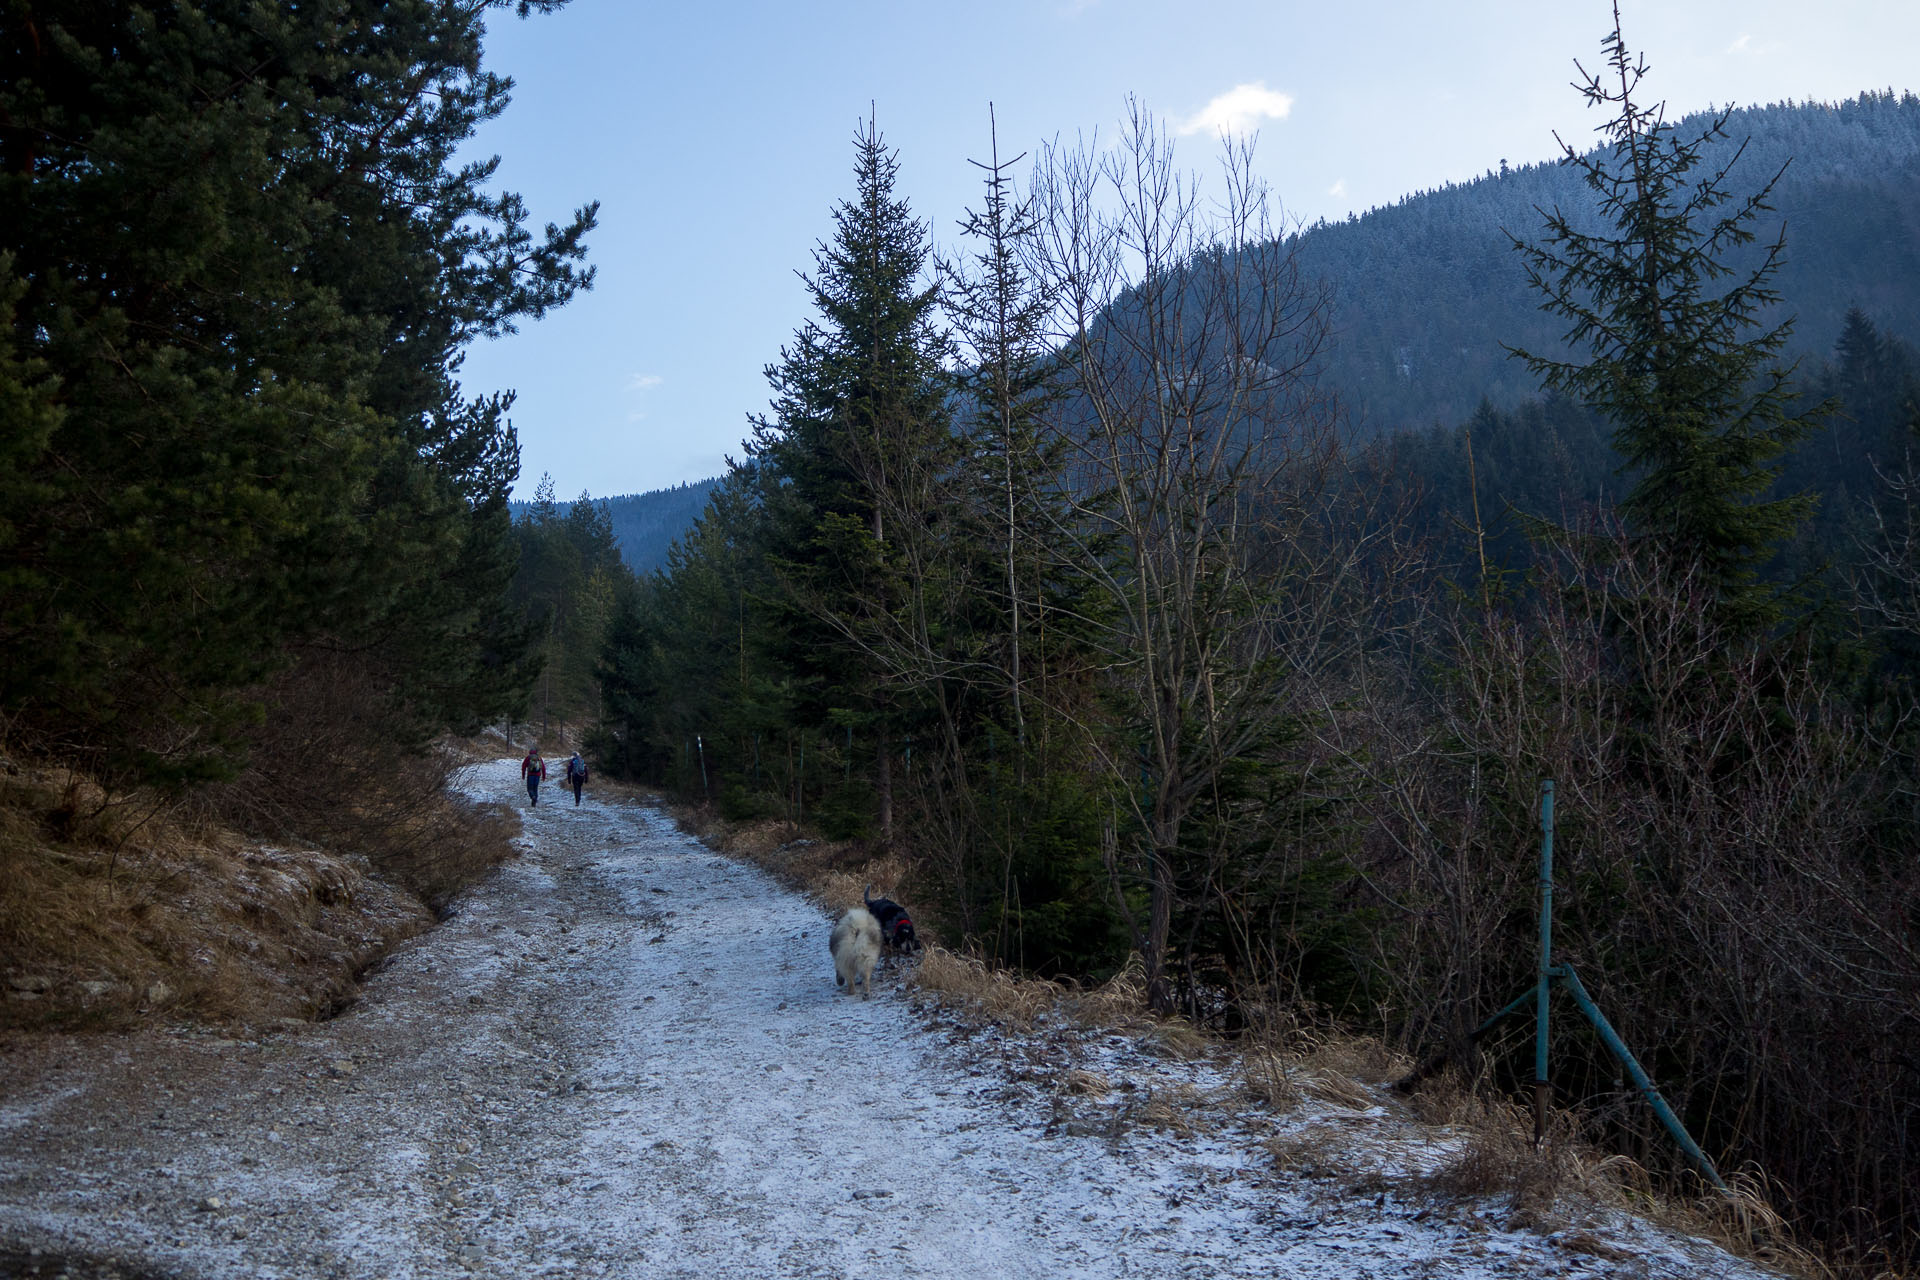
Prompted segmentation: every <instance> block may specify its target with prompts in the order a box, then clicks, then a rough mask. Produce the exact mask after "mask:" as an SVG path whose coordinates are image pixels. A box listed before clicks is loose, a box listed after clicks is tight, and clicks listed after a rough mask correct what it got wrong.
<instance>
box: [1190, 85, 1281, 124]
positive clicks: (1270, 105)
mask: <svg viewBox="0 0 1920 1280" xmlns="http://www.w3.org/2000/svg"><path fill="white" fill-rule="evenodd" d="M1292 111H1293V95H1292V94H1290V93H1280V92H1278V91H1277V90H1273V89H1269V88H1267V86H1266V85H1265V84H1264V83H1262V82H1261V81H1258V80H1256V81H1254V82H1253V83H1252V84H1240V85H1235V86H1234V87H1233V88H1231V89H1229V90H1227V91H1226V92H1225V93H1223V94H1221V95H1219V96H1218V97H1216V98H1215V99H1214V100H1213V101H1212V102H1209V103H1208V104H1207V105H1206V106H1204V107H1202V108H1200V110H1199V111H1197V112H1195V113H1194V114H1193V115H1190V116H1188V117H1187V118H1186V119H1185V120H1184V121H1182V122H1181V124H1180V130H1179V131H1180V133H1182V134H1183V135H1184V134H1192V133H1201V132H1206V133H1231V134H1245V133H1251V132H1252V131H1253V130H1254V129H1257V128H1259V127H1260V122H1261V121H1262V120H1285V119H1286V118H1287V116H1288V114H1289V113H1291V112H1292Z"/></svg>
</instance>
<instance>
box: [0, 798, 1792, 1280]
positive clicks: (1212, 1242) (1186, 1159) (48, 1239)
mask: <svg viewBox="0 0 1920 1280" xmlns="http://www.w3.org/2000/svg"><path fill="white" fill-rule="evenodd" d="M470 786H471V789H472V790H474V791H476V792H480V793H485V794H488V795H491V796H494V797H497V798H502V799H505V798H508V797H512V796H517V797H518V798H519V801H520V803H521V804H522V805H523V806H524V801H525V793H524V791H523V790H521V789H520V787H519V783H518V778H517V773H516V762H514V761H510V760H509V761H500V762H497V763H495V764H491V765H487V766H482V767H481V768H479V769H478V770H476V771H475V774H474V777H473V780H472V782H471V784H470ZM545 791H546V794H545V795H544V796H543V802H542V803H541V804H540V805H539V806H538V808H535V809H531V810H524V809H523V813H524V816H525V818H526V820H527V821H526V837H525V840H524V842H523V843H524V848H525V854H524V856H523V857H522V858H521V859H519V860H517V861H516V862H515V863H513V864H510V865H509V866H507V867H505V868H503V869H502V870H501V872H500V873H499V874H498V875H497V876H495V877H494V878H493V879H491V880H490V881H489V882H488V883H487V884H486V885H484V886H482V887H481V888H480V889H478V890H477V891H475V892H474V893H473V894H472V895H470V896H469V897H468V898H467V899H465V900H464V901H463V903H462V905H461V909H460V910H459V912H458V914H457V915H456V916H455V917H454V918H452V919H451V920H449V921H448V922H447V923H445V924H444V925H442V926H441V927H440V928H439V929H437V930H435V931H434V932H432V933H431V934H429V935H427V936H425V937H423V938H421V939H418V940H416V941H415V942H414V943H412V944H410V945H409V946H407V947H405V948H403V949H401V950H400V951H399V952H397V953H396V954H395V955H394V957H393V958H392V959H391V960H390V961H389V962H388V964H387V965H386V966H385V967H384V969H383V971H382V972H380V973H379V974H377V975H375V976H374V977H373V978H372V979H371V980H370V981H369V983H368V985H367V989H366V994H365V998H364V999H363V1000H362V1001H361V1002H360V1004H359V1005H357V1006H356V1007H355V1008H354V1009H352V1010H351V1011H349V1012H348V1013H347V1014H345V1015H343V1016H342V1017H340V1018H337V1019H335V1020H333V1021H332V1022H329V1023H326V1024H320V1025H313V1026H301V1027H298V1028H295V1029H292V1030H289V1031H288V1032H286V1033H284V1034H277V1035H273V1036H270V1037H266V1038H264V1039H260V1040H228V1039H222V1038H218V1037H213V1036H207V1035H197V1034H191V1033H186V1032H176V1033H172V1034H167V1033H155V1034H151V1035H146V1036H138V1037H117V1038H115V1037H91V1038H82V1037H71V1038H64V1039H56V1040H52V1041H47V1042H45V1043H44V1044H43V1045H42V1046H41V1047H40V1048H39V1049H38V1050H30V1049H24V1048H20V1047H18V1046H16V1047H15V1049H14V1050H13V1052H11V1053H10V1054H9V1055H8V1057H7V1059H6V1060H5V1062H4V1066H5V1068H6V1071H7V1076H6V1080H7V1082H6V1084H5V1085H4V1086H0V1276H6V1275H11V1274H27V1272H26V1270H25V1267H26V1265H29V1264H28V1263H23V1262H22V1261H21V1259H23V1258H24V1257H25V1256H26V1254H27V1250H28V1249H29V1248H38V1249H40V1250H42V1253H41V1255H40V1259H44V1260H46V1261H47V1262H49V1263H51V1262H52V1260H54V1259H56V1258H58V1259H61V1260H63V1261H65V1262H66V1263H67V1265H69V1266H70V1268H71V1273H72V1274H73V1275H74V1276H76V1277H80V1276H104V1275H108V1274H120V1275H126V1276H142V1277H178V1278H180V1280H202V1278H206V1280H211V1278H214V1277H222V1278H224V1277H256V1276H258V1277H268V1276H284V1277H308V1276H316V1277H353V1278H356V1280H357V1278H359V1277H367V1278H369V1280H372V1278H375V1277H378V1278H382V1280H385V1278H389V1277H391V1278H395V1280H398V1278H402V1277H438V1276H463V1275H481V1276H490V1277H503V1278H505V1277H516V1278H517V1277H526V1276H542V1275H554V1276H581V1277H588V1276H594V1277H633V1278H641V1277H648V1278H651V1277H704V1276H716V1275H722V1274H726V1275H732V1276H751V1277H758V1276H781V1277H868V1276H881V1275H885V1276H889V1277H963V1276H964V1277H970V1278H979V1277H1000V1276H1007V1277H1088V1278H1101V1280H1104V1278H1105V1277H1122V1276H1138V1277H1174V1276H1194V1277H1216V1276H1218V1277H1229V1276H1231V1277H1241V1276H1245V1277H1254V1276H1264V1277H1276V1276H1284V1277H1298V1278H1301V1280H1320V1278H1325V1280H1335V1278H1336V1277H1337V1278H1339V1280H1352V1278H1355V1277H1366V1276H1381V1277H1386V1276H1394V1277H1399V1276H1432V1277H1461V1278H1464V1280H1478V1278H1481V1277H1494V1276H1512V1275H1527V1276H1535V1275H1565V1276H1594V1277H1599V1276H1646V1277H1664V1276H1673V1277H1693V1276H1702V1277H1704V1276H1710V1275H1711V1276H1748V1275H1758V1274H1759V1273H1758V1272H1756V1271H1754V1270H1753V1269H1752V1268H1750V1267H1747V1266H1745V1265H1743V1264H1738V1263H1735V1262H1733V1261H1732V1260H1730V1259H1728V1258H1727V1257H1726V1256H1725V1255H1724V1254H1721V1253H1719V1252H1718V1251H1717V1250H1713V1249H1711V1248H1709V1247H1707V1246H1705V1245H1702V1244H1699V1243H1698V1242H1691V1241H1684V1240H1673V1239H1670V1238H1667V1237H1664V1236H1660V1235H1658V1234H1656V1233H1653V1232H1651V1231H1649V1230H1647V1229H1646V1228H1644V1227H1639V1226H1636V1225H1633V1224H1625V1223H1615V1224H1613V1230H1612V1233H1611V1234H1610V1235H1609V1236H1608V1240H1609V1241H1610V1243H1608V1244H1606V1245H1603V1246H1600V1247H1599V1248H1598V1249H1597V1250H1596V1249H1595V1248H1594V1247H1591V1246H1589V1245H1588V1244H1584V1243H1578V1242H1576V1240H1575V1236H1576V1233H1570V1232H1562V1233H1560V1234H1559V1236H1557V1237H1556V1236H1543V1235H1539V1234H1535V1233H1533V1232H1530V1231H1506V1230H1501V1229H1499V1227H1498V1226H1497V1225H1495V1222H1496V1217H1495V1215H1493V1214H1490V1213H1489V1214H1479V1213H1474V1212H1472V1211H1469V1210H1457V1211H1435V1210H1434V1209H1433V1208H1432V1207H1431V1206H1424V1205H1421V1204H1419V1203H1417V1202H1412V1201H1404V1200H1401V1199H1399V1198H1397V1197H1395V1196H1394V1195H1392V1194H1391V1193H1390V1192H1389V1191H1388V1190H1387V1189H1386V1185H1387V1184H1384V1183H1383V1184H1382V1185H1381V1188H1380V1189H1378V1190H1377V1191H1375V1189H1373V1188H1369V1193H1368V1194H1365V1195H1360V1194H1356V1193H1355V1192H1354V1191H1353V1189H1352V1188H1351V1187H1350V1186H1341V1185H1339V1184H1338V1183H1337V1182H1329V1181H1326V1180H1319V1181H1316V1180H1314V1179H1312V1178H1309V1177H1306V1176H1303V1175H1301V1176H1291V1175H1288V1174H1285V1173H1283V1172H1280V1171H1279V1170H1277V1169H1276V1168H1275V1166H1274V1162H1273V1160H1272V1159H1271V1157H1270V1156H1269V1155H1268V1154H1267V1152H1266V1151H1265V1150H1264V1148H1263V1147H1262V1145H1261V1139H1262V1138H1263V1137H1264V1136H1271V1132H1272V1126H1273V1124H1274V1123H1275V1122H1274V1121H1273V1120H1272V1119H1271V1118H1270V1117H1260V1116H1249V1117H1246V1118H1245V1121H1246V1122H1245V1124H1236V1123H1227V1124H1223V1125H1221V1126H1220V1127H1219V1128H1217V1129H1215V1130H1214V1131H1213V1132H1212V1133H1210V1134H1205V1135H1200V1136H1185V1137H1180V1136H1175V1135H1173V1134H1162V1133H1156V1132H1154V1131H1153V1130H1151V1129H1146V1128H1138V1129H1131V1130H1129V1131H1128V1132H1127V1133H1126V1134H1125V1136H1124V1137H1110V1136H1107V1135H1103V1134H1097V1133H1091V1132H1087V1131H1085V1127H1084V1126H1082V1127H1081V1128H1080V1131H1079V1132H1078V1134H1077V1136H1076V1134H1075V1126H1072V1125H1060V1124H1057V1123H1054V1122H1056V1121H1058V1120H1059V1118H1060V1115H1061V1112H1060V1110H1059V1109H1058V1108H1059V1106H1060V1104H1059V1103H1058V1102H1057V1101H1056V1096H1057V1095H1055V1094H1053V1093H1050V1092H1049V1090H1048V1089H1047V1088H1045V1087H1035V1085H1034V1083H1033V1081H1034V1080H1035V1079H1038V1078H1041V1077H1039V1076H1036V1075H1035V1074H1034V1073H1031V1072H1023V1071H1021V1070H1018V1069H1016V1067H1015V1066H1014V1065H1013V1062H1014V1060H1015V1059H1018V1058H1019V1057H1020V1056H1021V1055H1022V1054H1024V1055H1025V1060H1027V1061H1031V1062H1039V1063H1046V1062H1051V1063H1053V1064H1054V1065H1055V1066H1058V1065H1059V1063H1060V1061H1061V1059H1062V1056H1063V1055H1067V1056H1071V1054H1070V1053H1069V1051H1067V1050H1063V1049H1061V1048H1060V1047H1059V1046H1056V1045H1050V1044H1049V1043H1048V1042H1047V1040H1046V1038H1045V1037H1032V1038H1029V1041H1030V1042H1026V1043H1023V1042H1020V1041H1018V1040H1013V1041H1002V1042H1000V1044H999V1048H1000V1049H1001V1050H1006V1051H1004V1052H1003V1051H995V1052H982V1051H981V1049H982V1045H981V1043H980V1042H979V1041H973V1040H968V1039H967V1038H966V1037H964V1036H962V1035H961V1034H959V1033H958V1032H952V1031H950V1030H949V1028H948V1027H947V1026H946V1025H945V1024H943V1022H942V1021H941V1020H940V1019H938V1018H931V1017H924V1016H922V1015H920V1014H918V1013H916V1012H914V1011H913V1010H912V1009H910V1008H909V1006H908V1003H907V1001H906V999H905V998H904V996H903V993H902V990H901V988H900V984H899V981H898V978H897V977H893V976H888V975H885V974H883V975H881V976H880V978H879V980H878V981H877V982H876V989H877V991H876V995H875V997H874V998H873V999H872V1000H869V1001H859V1000H852V999H848V998H847V997H845V996H843V995H841V994H840V993H839V992H838V991H837V990H836V988H835V987H834V985H833V978H832V969H831V965H830V963H829V961H828V957H827V949H826V939H827V934H828V930H829V923H830V922H829V921H828V920H827V919H826V918H825V917H824V916H823V915H822V914H821V913H820V911H819V909H818V908H817V907H815V906H814V905H812V904H811V903H808V902H806V901H805V900H803V899H801V898H799V897H797V896H795V895H793V894H791V893H789V892H787V891H785V890H783V889H782V888H781V887H780V886H779V885H778V884H777V883H775V882H774V881H773V880H772V879H771V878H770V877H768V876H767V875H765V874H764V873H762V872H760V871H759V870H757V869H755V868H752V867H748V866H744V865H741V864H738V863H735V862H732V861H729V860H727V859H725V858H722V857H719V856H717V855H716V854H714V853H713V852H712V851H710V850H708V849H707V848H705V847H704V846H702V845H700V844H699V843H698V842H697V841H695V840H693V839H691V838H689V837H687V836H685V835H683V834H681V833H680V832H679V831H678V830H677V829H675V828H674V827H673V825H672V824H671V823H670V822H669V821H667V819H665V818H664V817H663V816H662V815H660V814H659V813H658V812H657V811H654V810H651V809H648V808H645V807H642V806H639V805H637V804H628V803H623V802H617V801H604V800H602V799H599V798H596V797H595V796H593V795H592V793H591V792H589V795H588V798H587V802H586V803H585V804H584V805H582V806H581V807H580V808H578V809H576V808H574V807H573V802H572V797H571V795H570V794H567V793H565V792H564V791H563V789H561V788H559V787H554V786H549V787H548V788H546V789H545ZM1074 1052H1078V1053H1080V1054H1081V1055H1082V1056H1081V1057H1080V1058H1079V1059H1078V1060H1077V1061H1078V1062H1079V1063H1080V1065H1083V1066H1088V1067H1095V1068H1099V1069H1101V1070H1104V1071H1106V1072H1107V1073H1108V1074H1111V1075H1113V1076H1114V1077H1115V1079H1116V1080H1117V1079H1118V1078H1119V1077H1120V1076H1121V1075H1123V1074H1125V1070H1124V1069H1123V1068H1122V1067H1121V1066H1120V1062H1121V1060H1122V1059H1126V1060H1127V1061H1128V1062H1134V1061H1135V1060H1136V1059H1138V1058H1139V1056H1140V1055H1139V1051H1138V1048H1137V1046H1131V1045H1130V1044H1129V1043H1127V1042H1124V1041H1123V1040H1122V1039H1121V1038H1119V1037H1114V1038H1112V1039H1111V1043H1110V1044H1108V1045H1106V1046H1104V1047H1096V1049H1095V1050H1093V1052H1095V1053H1096V1054H1098V1053H1106V1054H1109V1055H1111V1056H1110V1057H1108V1058H1104V1059H1101V1058H1097V1057H1096V1058H1091V1059H1090V1058H1087V1057H1086V1056H1085V1054H1086V1053H1087V1052H1088V1050H1086V1049H1085V1048H1084V1047H1082V1048H1081V1049H1079V1050H1075V1051H1074ZM1160 1065H1161V1066H1162V1067H1165V1068H1166V1069H1168V1070H1176V1069H1177V1070H1179V1071H1182V1072H1185V1073H1186V1076H1187V1077H1188V1078H1189V1079H1190V1080H1191V1082H1192V1083H1194V1084H1197V1085H1200V1086H1202V1087H1205V1086H1208V1085H1218V1084H1220V1083H1221V1081H1219V1080H1218V1079H1216V1078H1210V1077H1209V1072H1210V1071H1211V1070H1212V1069H1211V1068H1208V1067H1206V1066H1205V1065H1203V1064H1171V1065H1169V1064H1165V1063H1162V1064H1160ZM1326 1111H1327V1109H1325V1108H1323V1113H1324V1112H1326ZM1375 1119H1377V1117H1376V1116H1374V1115H1373V1113H1368V1112H1361V1113H1354V1112H1339V1111H1338V1110H1337V1109H1332V1114H1321V1115H1320V1116H1319V1117H1318V1120H1317V1121H1316V1122H1324V1123H1325V1124H1326V1125H1328V1126H1331V1127H1333V1128H1338V1126H1339V1125H1341V1124H1347V1125H1366V1124H1368V1123H1370V1122H1372V1121H1373V1120H1375ZM1260 1126H1266V1128H1265V1129H1263V1128H1261V1127H1260ZM1578 1234H1579V1235H1580V1236H1581V1238H1583V1239H1584V1238H1586V1236H1587V1234H1588V1233H1578ZM10 1260H11V1261H10ZM38 1261H39V1260H34V1263H35V1264H37V1262H38ZM57 1273H58V1267H54V1266H49V1267H48V1268H46V1269H45V1274H57Z"/></svg>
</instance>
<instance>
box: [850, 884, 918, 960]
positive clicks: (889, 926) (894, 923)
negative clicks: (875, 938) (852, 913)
mask: <svg viewBox="0 0 1920 1280" xmlns="http://www.w3.org/2000/svg"><path fill="white" fill-rule="evenodd" d="M860 896H861V898H863V899H864V900H865V901H866V904H867V910H869V911H871V912H872V913H873V918H874V919H875V920H878V921H879V922H880V940H881V941H882V942H884V943H885V944H886V947H887V950H889V951H897V952H900V953H902V954H907V953H911V952H914V951H918V950H919V949H920V939H918V938H916V937H915V936H914V933H913V917H912V916H909V915H908V914H907V909H906V908H905V907H903V906H901V905H900V904H899V903H897V902H895V901H893V900H892V899H891V898H876V897H874V896H873V886H872V885H868V886H867V887H866V889H865V891H864V892H862V893H861V895H860Z"/></svg>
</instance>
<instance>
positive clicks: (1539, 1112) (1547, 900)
mask: <svg viewBox="0 0 1920 1280" xmlns="http://www.w3.org/2000/svg"><path fill="white" fill-rule="evenodd" d="M1552 983H1553V779H1551V778H1543V779H1541V782H1540V972H1539V973H1538V974H1537V975H1536V981H1535V985H1534V993H1533V999H1534V1018H1533V1145H1534V1146H1535V1147H1536V1148H1537V1147H1539V1145H1540V1144H1541V1143H1542V1142H1544V1141H1545V1140H1546V1137H1547V1103H1548V1102H1549V1101H1550V1100H1551V1096H1552V1086H1551V1085H1550V1084H1548V1082H1547V996H1548V993H1549V992H1550V991H1551V990H1552Z"/></svg>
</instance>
